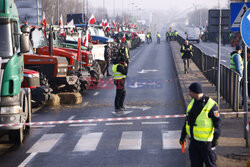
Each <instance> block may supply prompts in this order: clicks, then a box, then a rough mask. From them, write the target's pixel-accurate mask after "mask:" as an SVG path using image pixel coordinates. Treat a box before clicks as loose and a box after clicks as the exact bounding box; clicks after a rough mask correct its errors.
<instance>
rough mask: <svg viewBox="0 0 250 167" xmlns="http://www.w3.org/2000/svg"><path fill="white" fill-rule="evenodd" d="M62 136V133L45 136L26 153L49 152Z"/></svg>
mask: <svg viewBox="0 0 250 167" xmlns="http://www.w3.org/2000/svg"><path fill="white" fill-rule="evenodd" d="M62 136H63V134H62V133H55V134H45V135H43V136H42V137H41V138H40V139H39V140H38V141H37V142H36V143H35V144H34V145H33V146H32V147H31V148H30V149H29V150H28V151H27V153H39V152H49V151H50V150H51V149H52V148H53V147H54V146H55V145H56V143H57V142H58V141H59V140H60V139H61V137H62Z"/></svg>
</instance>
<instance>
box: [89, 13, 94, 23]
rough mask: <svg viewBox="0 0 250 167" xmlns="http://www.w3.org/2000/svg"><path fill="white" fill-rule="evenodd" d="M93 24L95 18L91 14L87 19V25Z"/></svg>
mask: <svg viewBox="0 0 250 167" xmlns="http://www.w3.org/2000/svg"><path fill="white" fill-rule="evenodd" d="M94 23H95V16H94V15H93V14H92V15H91V17H90V18H89V24H94Z"/></svg>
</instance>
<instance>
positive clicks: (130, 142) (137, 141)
mask: <svg viewBox="0 0 250 167" xmlns="http://www.w3.org/2000/svg"><path fill="white" fill-rule="evenodd" d="M141 141H142V131H125V132H123V133H122V137H121V141H120V144H119V148H118V150H140V149H141Z"/></svg>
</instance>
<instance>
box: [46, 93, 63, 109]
mask: <svg viewBox="0 0 250 167" xmlns="http://www.w3.org/2000/svg"><path fill="white" fill-rule="evenodd" d="M46 105H47V106H52V107H55V106H59V105H60V97H59V96H58V95H57V94H51V95H50V99H49V100H48V101H47V102H46Z"/></svg>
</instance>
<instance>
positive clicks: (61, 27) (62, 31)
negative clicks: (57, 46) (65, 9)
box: [59, 14, 65, 37]
mask: <svg viewBox="0 0 250 167" xmlns="http://www.w3.org/2000/svg"><path fill="white" fill-rule="evenodd" d="M59 26H60V35H61V36H64V37H65V31H64V27H63V18H62V14H61V17H60V20H59Z"/></svg>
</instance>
